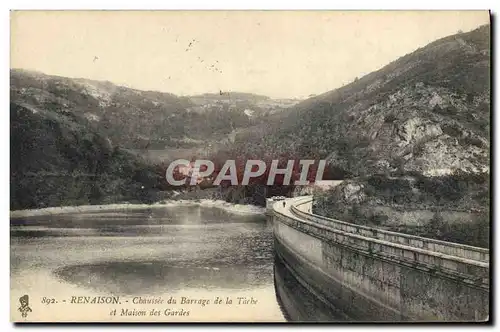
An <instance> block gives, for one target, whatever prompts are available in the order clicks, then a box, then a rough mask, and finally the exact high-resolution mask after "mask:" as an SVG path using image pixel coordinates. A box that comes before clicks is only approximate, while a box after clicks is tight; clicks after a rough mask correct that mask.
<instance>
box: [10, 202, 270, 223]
mask: <svg viewBox="0 0 500 332" xmlns="http://www.w3.org/2000/svg"><path fill="white" fill-rule="evenodd" d="M190 205H191V206H202V207H215V208H219V209H223V210H225V211H227V212H230V213H234V214H256V215H258V214H264V213H265V210H266V209H265V208H264V207H259V206H256V205H250V204H234V203H228V202H226V201H222V200H211V199H200V200H199V201H195V200H187V199H186V200H168V201H165V202H164V203H153V204H133V203H115V204H102V205H77V206H57V207H47V208H41V209H26V210H13V211H10V219H16V218H25V217H36V216H50V215H58V214H71V213H82V212H99V211H132V210H141V209H161V208H169V207H176V206H190Z"/></svg>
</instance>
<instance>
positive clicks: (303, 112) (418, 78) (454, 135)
mask: <svg viewBox="0 0 500 332" xmlns="http://www.w3.org/2000/svg"><path fill="white" fill-rule="evenodd" d="M490 93H491V91H490V26H489V25H487V26H482V27H480V28H478V29H476V30H474V31H471V32H467V33H458V34H455V35H452V36H449V37H445V38H442V39H439V40H437V41H435V42H432V43H430V44H428V45H427V46H425V47H422V48H420V49H418V50H416V51H414V52H412V53H410V54H407V55H405V56H403V57H401V58H399V59H397V60H396V61H394V62H392V63H390V64H388V65H387V66H385V67H383V68H382V69H380V70H378V71H375V72H373V73H370V74H368V75H366V76H364V77H361V78H359V79H356V80H354V81H353V82H352V83H350V84H348V85H346V86H343V87H341V88H339V89H336V90H333V91H331V92H328V93H325V94H322V95H319V96H317V97H314V98H311V99H308V100H306V101H304V102H302V103H299V104H298V105H296V106H295V107H294V108H293V109H291V110H290V111H288V112H287V113H284V114H278V116H277V118H276V119H274V121H269V122H268V123H267V124H266V125H263V126H256V127H253V128H251V129H249V130H247V131H246V133H245V134H244V135H243V134H242V135H240V136H239V137H237V139H236V140H237V143H238V144H237V147H236V148H235V149H236V151H237V153H239V152H240V153H244V152H249V153H251V154H253V155H259V154H274V155H279V154H289V155H295V156H299V157H308V156H317V157H321V158H327V159H328V160H329V162H330V163H331V165H334V166H336V167H338V168H340V169H342V170H344V171H346V172H350V173H352V175H369V174H375V173H389V174H398V173H405V172H417V173H420V174H425V175H439V174H449V173H450V172H452V171H453V170H456V169H459V170H462V171H465V172H473V173H474V172H481V171H487V170H488V167H489V148H490V147H489V146H490V143H489V141H490Z"/></svg>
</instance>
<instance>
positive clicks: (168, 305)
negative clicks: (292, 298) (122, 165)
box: [10, 205, 285, 322]
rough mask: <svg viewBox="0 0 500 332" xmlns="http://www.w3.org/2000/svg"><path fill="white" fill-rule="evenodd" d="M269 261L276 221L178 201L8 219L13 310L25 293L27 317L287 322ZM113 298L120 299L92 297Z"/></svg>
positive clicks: (47, 318) (271, 257)
mask: <svg viewBox="0 0 500 332" xmlns="http://www.w3.org/2000/svg"><path fill="white" fill-rule="evenodd" d="M273 262H274V254H273V235H272V226H271V225H270V224H269V223H268V222H267V221H266V219H265V217H264V216H263V215H259V214H255V213H249V214H243V213H238V214H235V213H232V212H229V211H226V210H224V209H220V208H217V207H206V206H200V205H189V206H182V205H180V206H172V207H168V208H144V209H140V210H137V209H134V210H120V211H118V210H116V211H99V212H86V213H68V214H56V215H47V216H36V217H26V218H16V219H11V262H10V266H11V308H12V309H11V315H12V317H13V319H15V320H18V319H19V317H18V316H19V313H18V312H17V310H16V308H17V307H19V298H20V297H21V296H23V295H29V299H30V303H29V305H30V308H31V309H32V312H30V313H29V317H28V318H29V320H30V321H33V320H34V321H36V320H45V321H46V320H51V319H52V320H63V321H108V320H114V321H266V322H279V321H284V320H285V318H284V316H283V314H282V310H281V309H280V305H279V304H278V301H277V298H276V294H275V287H274V283H273ZM113 296H117V297H118V299H119V304H116V303H102V304H90V303H88V302H89V301H92V299H94V298H96V297H102V298H103V299H104V298H108V297H113ZM216 298H219V301H218V303H216V302H217V301H216V300H215V299H216ZM158 299H162V300H163V302H162V303H161V304H158V301H159V300H158ZM169 299H170V301H169ZM172 299H174V300H175V302H173V301H172ZM229 300H231V303H229ZM98 301H99V300H98ZM102 301H103V302H104V301H105V300H102ZM154 301H157V302H156V304H155V303H154ZM86 302H87V303H86ZM181 302H182V303H181ZM115 309H116V310H117V311H116V312H115V313H114V314H113V310H115ZM167 309H168V310H167ZM141 310H142V311H144V312H145V313H146V315H150V314H152V315H153V316H154V317H146V318H144V316H141V315H138V314H137V315H134V313H137V312H139V311H141ZM154 310H159V311H161V313H160V314H158V313H156V314H154V313H152V311H154ZM166 311H168V312H178V313H179V314H172V315H166V313H165V312H166ZM186 312H188V314H187V315H186ZM141 317H142V318H141Z"/></svg>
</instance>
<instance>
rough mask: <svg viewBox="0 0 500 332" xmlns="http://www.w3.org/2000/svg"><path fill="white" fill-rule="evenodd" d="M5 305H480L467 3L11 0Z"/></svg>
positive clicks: (91, 317)
mask: <svg viewBox="0 0 500 332" xmlns="http://www.w3.org/2000/svg"><path fill="white" fill-rule="evenodd" d="M10 21H11V26H10V28H11V50H10V56H11V62H10V307H11V313H10V317H11V321H12V322H17V323H23V322H333V323H335V322H393V323H401V322H468V323H473V322H476V323H479V322H488V321H489V320H490V251H489V248H490V172H491V171H490V144H491V141H490V138H491V110H490V107H491V102H490V99H491V41H490V40H491V29H490V13H489V12H488V11H487V10H484V11H12V12H11V14H10Z"/></svg>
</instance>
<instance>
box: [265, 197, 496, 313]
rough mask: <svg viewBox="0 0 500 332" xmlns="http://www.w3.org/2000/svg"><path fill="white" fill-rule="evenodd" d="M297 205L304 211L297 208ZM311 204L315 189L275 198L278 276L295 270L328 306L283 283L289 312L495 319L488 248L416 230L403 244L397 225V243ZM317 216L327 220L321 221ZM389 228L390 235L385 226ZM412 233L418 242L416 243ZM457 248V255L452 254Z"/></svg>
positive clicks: (281, 290) (302, 282)
mask: <svg viewBox="0 0 500 332" xmlns="http://www.w3.org/2000/svg"><path fill="white" fill-rule="evenodd" d="M283 202H285V204H284V205H285V206H283ZM308 204H310V206H308ZM297 205H300V213H294V211H293V210H296V209H297ZM311 207H312V197H311V196H303V197H298V198H292V199H286V200H285V201H279V202H277V203H274V204H273V205H272V213H271V215H270V218H271V219H272V221H273V231H274V237H275V255H276V258H275V260H276V265H277V266H279V267H280V268H279V269H278V268H276V269H275V279H277V284H283V280H285V279H286V278H292V279H293V280H294V281H295V282H296V283H297V284H300V285H301V288H303V289H305V290H307V293H308V294H309V297H310V298H312V299H314V300H315V302H316V304H317V305H318V304H319V305H320V307H322V308H324V309H323V310H316V311H309V312H308V310H307V307H308V305H307V301H306V302H305V303H303V302H301V301H300V299H295V300H294V297H297V296H298V295H297V294H294V293H296V292H294V290H293V289H287V288H286V285H285V286H282V285H280V287H277V295H278V297H280V298H282V299H286V300H283V307H284V309H285V311H286V312H287V313H288V315H287V316H288V317H289V319H290V320H292V321H310V320H313V321H355V322H361V321H364V322H366V321H385V322H398V321H420V322H422V321H423V322H481V321H487V320H488V319H489V295H490V293H489V263H488V262H486V261H484V259H485V257H488V258H489V251H488V249H484V248H475V247H470V246H462V245H460V244H453V243H447V242H444V241H437V240H436V241H434V240H432V239H425V238H418V237H412V236H410V238H411V241H409V242H408V243H405V244H402V243H400V242H401V241H402V240H401V239H404V241H406V236H407V235H406V234H401V233H394V232H391V234H389V236H390V238H393V239H395V243H393V242H390V241H387V240H382V239H381V238H380V235H378V234H377V233H378V232H376V231H375V233H373V232H372V231H373V230H370V232H372V233H370V232H368V230H366V229H365V233H364V234H363V235H361V234H360V233H359V230H358V229H357V227H358V226H359V225H354V224H349V223H345V222H341V221H338V223H339V224H338V225H336V224H334V223H330V224H329V222H330V220H329V219H328V218H326V217H320V216H317V215H314V214H311V213H309V211H311ZM302 216H304V218H301V217H302ZM318 217H319V218H320V219H322V220H321V223H318V222H315V219H316V218H318ZM327 225H328V226H327ZM363 227H364V228H367V227H365V226H363ZM339 228H343V229H342V230H341V229H339ZM349 228H352V229H349ZM382 236H384V237H385V236H386V235H385V234H383V231H382ZM412 241H418V242H417V243H416V244H415V245H414V246H413V245H412V244H413V243H414V242H412ZM422 243H424V245H425V246H427V248H426V249H424V248H422ZM426 243H430V244H431V245H430V246H429V245H427V244H426ZM434 245H437V246H436V247H433V246H434ZM430 248H437V249H438V251H432V250H430ZM443 251H444V252H446V253H443ZM455 252H457V253H458V256H454V255H451V254H452V253H455ZM478 253H479V254H478ZM472 257H474V258H476V257H477V258H478V260H474V259H472ZM278 279H279V280H278ZM285 284H286V283H285ZM301 296H303V295H301Z"/></svg>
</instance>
